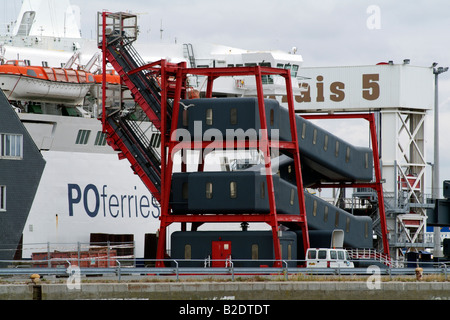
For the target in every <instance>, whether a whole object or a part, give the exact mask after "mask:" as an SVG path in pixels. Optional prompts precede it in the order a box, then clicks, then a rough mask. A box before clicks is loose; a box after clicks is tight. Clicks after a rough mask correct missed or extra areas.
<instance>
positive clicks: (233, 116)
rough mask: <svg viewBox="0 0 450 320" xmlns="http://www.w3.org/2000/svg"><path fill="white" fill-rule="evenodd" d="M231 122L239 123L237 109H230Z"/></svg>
mask: <svg viewBox="0 0 450 320" xmlns="http://www.w3.org/2000/svg"><path fill="white" fill-rule="evenodd" d="M230 124H237V109H236V108H231V109H230Z"/></svg>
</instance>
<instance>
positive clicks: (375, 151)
mask: <svg viewBox="0 0 450 320" xmlns="http://www.w3.org/2000/svg"><path fill="white" fill-rule="evenodd" d="M368 120H369V123H370V135H371V138H372V149H373V159H374V165H375V179H376V181H375V190H376V191H377V195H378V210H379V212H380V223H381V234H382V238H383V252H384V254H385V255H387V256H390V252H389V242H388V237H387V225H386V211H385V207H384V195H383V185H382V183H381V167H380V157H379V154H378V140H377V128H376V125H375V116H374V114H373V113H371V114H370V115H369V118H368Z"/></svg>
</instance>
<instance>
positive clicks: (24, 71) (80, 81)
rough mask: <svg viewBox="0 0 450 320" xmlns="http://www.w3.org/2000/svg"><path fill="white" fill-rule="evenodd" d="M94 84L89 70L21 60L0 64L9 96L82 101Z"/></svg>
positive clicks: (1, 85) (0, 83)
mask: <svg viewBox="0 0 450 320" xmlns="http://www.w3.org/2000/svg"><path fill="white" fill-rule="evenodd" d="M93 85H95V79H94V75H93V74H92V73H89V72H85V71H82V70H74V69H65V68H50V67H40V66H28V65H26V63H25V62H24V61H22V60H9V61H7V62H6V63H5V64H3V65H0V88H1V89H2V90H3V92H4V93H5V95H6V97H7V98H8V99H9V100H32V101H40V102H50V103H52V102H59V103H64V104H71V105H79V104H82V103H83V100H84V97H85V96H86V94H87V92H88V91H89V89H90V88H91V87H92V86H93Z"/></svg>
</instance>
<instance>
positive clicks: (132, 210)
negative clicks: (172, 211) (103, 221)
mask: <svg viewBox="0 0 450 320" xmlns="http://www.w3.org/2000/svg"><path fill="white" fill-rule="evenodd" d="M134 190H136V187H134ZM67 199H68V204H69V216H70V217H73V216H74V214H75V213H74V212H75V211H76V212H78V211H80V210H81V211H83V210H84V212H85V213H86V214H87V215H88V216H89V217H91V218H95V217H97V216H99V215H100V216H103V217H112V218H144V219H147V218H154V219H157V218H159V215H160V209H159V207H158V204H157V203H155V200H154V199H153V197H151V196H147V195H140V196H139V195H136V194H121V195H117V194H114V193H109V192H108V186H107V185H106V184H105V185H103V186H102V187H101V188H100V189H99V188H97V186H96V185H94V184H88V185H86V186H85V187H84V188H82V187H80V186H79V185H78V184H75V183H69V184H68V185H67Z"/></svg>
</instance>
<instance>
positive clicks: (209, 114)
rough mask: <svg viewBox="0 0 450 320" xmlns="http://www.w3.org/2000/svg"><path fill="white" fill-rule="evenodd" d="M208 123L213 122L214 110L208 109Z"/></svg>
mask: <svg viewBox="0 0 450 320" xmlns="http://www.w3.org/2000/svg"><path fill="white" fill-rule="evenodd" d="M206 124H207V125H209V126H211V125H212V124H213V110H212V109H206Z"/></svg>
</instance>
